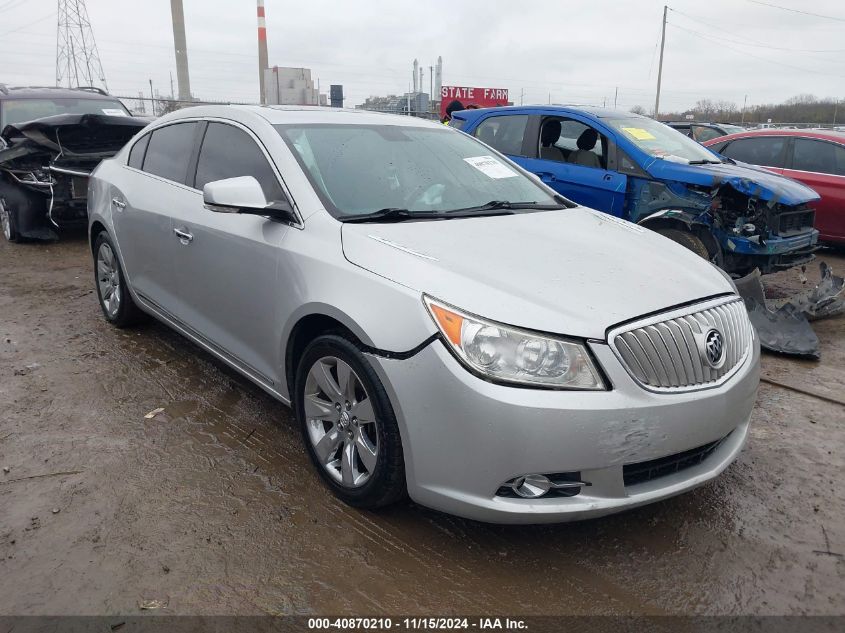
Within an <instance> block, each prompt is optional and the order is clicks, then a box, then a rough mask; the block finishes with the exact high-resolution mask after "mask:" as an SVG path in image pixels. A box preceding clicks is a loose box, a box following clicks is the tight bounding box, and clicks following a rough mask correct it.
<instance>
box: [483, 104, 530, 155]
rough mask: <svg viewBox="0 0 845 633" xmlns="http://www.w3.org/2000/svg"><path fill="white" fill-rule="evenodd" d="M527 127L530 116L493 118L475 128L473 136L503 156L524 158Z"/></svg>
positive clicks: (519, 115)
mask: <svg viewBox="0 0 845 633" xmlns="http://www.w3.org/2000/svg"><path fill="white" fill-rule="evenodd" d="M527 125H528V115H525V114H514V115H510V116H508V115H502V116H492V117H489V118H487V119H484V121H482V122H481V124H480V125H479V126H478V127H477V128H475V133H474V134H473V136H475V138H477V139H478V140H479V141H481V142H482V143H486V144H487V145H489V146H490V147H495V148H496V149H497V150H499V151H500V152H502V154H511V155H514V156H522V139H523V137H524V136H525V126H527Z"/></svg>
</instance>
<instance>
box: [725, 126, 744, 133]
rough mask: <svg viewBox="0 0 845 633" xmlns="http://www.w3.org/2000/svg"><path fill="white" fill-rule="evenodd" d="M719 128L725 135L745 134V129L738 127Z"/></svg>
mask: <svg viewBox="0 0 845 633" xmlns="http://www.w3.org/2000/svg"><path fill="white" fill-rule="evenodd" d="M719 127H721V128H722V129H723V130H724V131H725V134H737V133H738V132H745V128H744V127H740V126H738V125H720V126H719Z"/></svg>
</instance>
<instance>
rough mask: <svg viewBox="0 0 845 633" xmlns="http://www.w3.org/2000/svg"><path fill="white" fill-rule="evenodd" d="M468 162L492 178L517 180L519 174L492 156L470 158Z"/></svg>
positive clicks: (467, 159)
mask: <svg viewBox="0 0 845 633" xmlns="http://www.w3.org/2000/svg"><path fill="white" fill-rule="evenodd" d="M464 160H465V161H466V162H468V163H469V164H470V165H472V166H473V167H475V168H476V169H477V170H478V171H480V172H481V173H483V174H484V175H486V176H489V177H490V178H515V177H516V176H517V173H516V172H515V171H513V170H511V169H509V168H508V167H507V166H506V165H504V164H503V163H501V162H499V161H498V160H496V159H495V158H493V157H492V156H470V157H469V158H464Z"/></svg>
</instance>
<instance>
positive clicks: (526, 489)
mask: <svg viewBox="0 0 845 633" xmlns="http://www.w3.org/2000/svg"><path fill="white" fill-rule="evenodd" d="M511 487H512V488H513V491H514V492H515V493H516V494H518V495H519V496H520V497H522V498H523V499H537V498H539V497H542V496H543V495H544V494H546V493H547V492H548V491H549V490H550V489H551V487H552V482H551V481H550V480H549V478H548V477H546V476H545V475H525V477H517V478H516V479H514V481H513V484H512V485H511Z"/></svg>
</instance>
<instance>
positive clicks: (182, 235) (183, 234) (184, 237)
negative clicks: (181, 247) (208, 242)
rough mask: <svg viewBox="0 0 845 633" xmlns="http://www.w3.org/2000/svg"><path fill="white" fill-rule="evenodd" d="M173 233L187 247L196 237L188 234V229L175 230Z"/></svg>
mask: <svg viewBox="0 0 845 633" xmlns="http://www.w3.org/2000/svg"><path fill="white" fill-rule="evenodd" d="M173 232H174V233H176V236H177V237H178V238H179V241H180V242H182V244H186V245H187V244H190V243H191V242H193V241H194V236H193V235H191V234H190V233H188V231H187V229H173Z"/></svg>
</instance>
